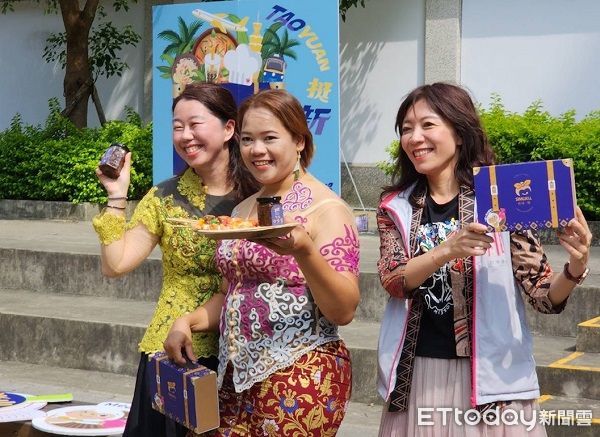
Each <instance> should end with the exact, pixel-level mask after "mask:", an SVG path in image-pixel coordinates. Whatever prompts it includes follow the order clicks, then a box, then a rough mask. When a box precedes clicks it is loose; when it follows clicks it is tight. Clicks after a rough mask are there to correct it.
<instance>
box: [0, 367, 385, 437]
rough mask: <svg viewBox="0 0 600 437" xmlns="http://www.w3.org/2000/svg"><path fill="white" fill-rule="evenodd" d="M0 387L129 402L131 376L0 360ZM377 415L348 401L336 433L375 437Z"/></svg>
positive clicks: (372, 409)
mask: <svg viewBox="0 0 600 437" xmlns="http://www.w3.org/2000/svg"><path fill="white" fill-rule="evenodd" d="M0 387H2V390H5V391H12V392H17V393H26V394H36V395H37V394H40V395H41V394H52V393H66V392H69V393H73V400H74V401H76V402H83V403H90V404H97V403H99V402H105V401H113V402H131V399H132V397H133V390H134V387H135V377H134V376H129V375H119V374H115V373H105V372H96V371H91V370H79V369H68V368H60V367H52V366H49V365H40V364H28V363H23V362H17V361H1V360H0ZM380 416H381V406H379V405H375V406H374V405H367V404H361V403H358V402H350V403H349V405H348V411H347V413H346V417H345V418H344V421H343V422H342V426H341V428H340V430H339V432H338V436H341V437H376V436H377V435H378V429H379V419H380ZM1 429H2V428H1V426H0V430H1ZM11 435H12V434H11Z"/></svg>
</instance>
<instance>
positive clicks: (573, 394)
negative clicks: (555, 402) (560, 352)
mask: <svg viewBox="0 0 600 437" xmlns="http://www.w3.org/2000/svg"><path fill="white" fill-rule="evenodd" d="M548 346H551V345H548ZM565 352H567V351H565ZM537 373H538V378H539V382H540V387H541V388H542V391H543V393H546V394H550V395H556V396H566V397H569V398H574V399H577V398H587V399H595V400H597V401H600V384H599V383H598V381H600V353H589V352H570V353H568V354H565V355H564V356H563V357H561V358H559V359H558V360H555V361H553V362H551V363H549V364H545V363H544V364H540V363H538V366H537Z"/></svg>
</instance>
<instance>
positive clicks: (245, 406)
mask: <svg viewBox="0 0 600 437" xmlns="http://www.w3.org/2000/svg"><path fill="white" fill-rule="evenodd" d="M351 390H352V370H351V365H350V354H349V352H348V349H347V348H346V346H345V345H344V343H343V342H342V341H336V342H331V343H327V344H325V345H322V346H320V347H318V348H316V349H315V350H313V351H311V352H309V353H307V354H306V355H303V356H302V357H300V358H299V359H298V360H297V361H296V362H295V363H294V364H293V365H292V366H290V367H287V368H285V369H283V370H280V371H278V372H276V373H273V374H271V375H270V376H269V377H268V378H267V379H265V380H264V381H262V382H258V383H256V384H254V385H253V386H252V387H250V388H249V389H248V390H246V391H244V392H242V393H236V392H235V390H234V388H233V383H232V375H231V367H230V366H229V367H228V368H227V372H226V374H225V377H224V380H223V386H222V388H221V391H220V393H219V397H220V410H221V426H220V428H219V429H218V430H216V431H215V432H214V433H213V434H211V435H213V436H230V437H233V436H245V437H250V436H251V437H257V436H271V437H275V436H277V437H280V436H290V437H293V436H294V437H295V436H313V437H318V436H323V437H325V436H334V435H335V434H336V433H337V430H338V428H339V426H340V424H341V423H342V419H343V418H344V415H345V413H346V407H347V403H348V401H349V399H350V394H351Z"/></svg>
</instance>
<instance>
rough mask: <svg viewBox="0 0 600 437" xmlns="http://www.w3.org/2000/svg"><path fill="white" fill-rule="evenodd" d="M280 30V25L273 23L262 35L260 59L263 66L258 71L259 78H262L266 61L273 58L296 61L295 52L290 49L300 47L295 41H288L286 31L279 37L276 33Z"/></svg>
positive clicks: (288, 37)
mask: <svg viewBox="0 0 600 437" xmlns="http://www.w3.org/2000/svg"><path fill="white" fill-rule="evenodd" d="M279 28H281V23H275V24H273V25H272V26H271V27H269V28H268V29H267V30H266V32H265V34H264V35H263V41H262V49H261V57H262V59H263V65H262V68H261V69H260V76H259V77H262V75H263V71H264V68H265V62H266V60H267V59H269V58H270V57H273V56H278V57H280V58H281V59H283V60H285V57H286V56H287V57H290V58H292V59H294V60H296V59H298V56H297V55H296V52H295V51H294V50H292V47H296V46H298V45H300V43H299V42H298V41H297V40H295V39H290V36H289V34H288V31H287V29H285V30H284V32H283V35H282V36H281V37H280V36H279V34H278V33H277V31H278V30H279Z"/></svg>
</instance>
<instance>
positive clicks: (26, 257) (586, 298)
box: [0, 220, 600, 336]
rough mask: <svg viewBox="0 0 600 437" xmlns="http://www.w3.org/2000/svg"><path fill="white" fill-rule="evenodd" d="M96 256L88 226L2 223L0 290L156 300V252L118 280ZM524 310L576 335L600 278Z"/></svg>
mask: <svg viewBox="0 0 600 437" xmlns="http://www.w3.org/2000/svg"><path fill="white" fill-rule="evenodd" d="M360 241H361V275H360V288H361V303H360V305H359V307H358V310H357V314H356V319H357V320H362V321H374V322H377V321H380V320H381V317H382V315H383V309H384V307H385V303H386V301H387V293H386V292H385V291H384V290H383V288H382V287H381V284H380V282H379V277H378V275H377V273H376V271H377V269H376V263H377V260H378V258H379V237H378V236H376V235H361V237H360ZM546 249H547V253H548V257H549V259H550V262H551V264H553V265H554V266H560V265H561V261H562V260H563V259H564V253H563V250H562V248H560V247H556V246H549V247H548V248H546ZM594 251H595V252H598V253H597V254H596V253H595V252H594ZM99 253H100V247H99V243H98V240H97V236H96V235H95V233H94V231H93V229H92V227H91V224H90V223H89V222H59V221H28V220H3V221H0V284H2V287H3V288H15V289H25V290H32V291H42V292H52V293H67V294H78V295H88V296H104V297H114V298H117V299H136V300H142V301H151V302H155V301H156V299H157V298H158V293H159V291H160V286H161V275H162V268H161V264H160V257H161V253H160V250H159V249H155V251H154V252H153V253H152V254H151V256H150V257H149V259H148V260H147V261H145V262H144V263H143V264H142V265H141V266H140V267H139V268H138V269H136V270H135V271H133V272H131V273H129V274H128V275H126V276H124V277H122V278H118V279H109V278H106V277H104V276H102V274H101V269H100V259H99ZM593 253H594V256H593V257H592V260H593V261H591V262H590V265H591V268H592V271H593V272H600V247H598V248H593ZM595 255H598V256H595ZM527 308H528V319H529V324H530V327H531V329H532V331H533V332H535V333H536V334H539V335H551V336H557V335H563V336H576V335H577V323H578V322H582V321H585V320H588V319H590V318H592V317H596V316H598V308H600V275H599V273H592V274H591V275H590V276H589V278H588V280H587V281H586V283H585V285H584V286H581V287H578V288H577V289H576V290H575V291H574V292H573V294H572V295H571V297H570V301H569V305H567V308H566V310H565V312H564V313H563V314H561V315H558V316H554V315H545V314H539V313H537V312H535V311H533V310H532V309H531V308H530V307H529V305H527ZM574 322H575V323H574Z"/></svg>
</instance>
